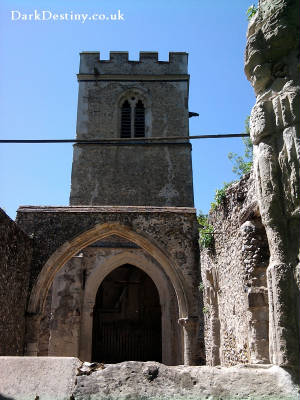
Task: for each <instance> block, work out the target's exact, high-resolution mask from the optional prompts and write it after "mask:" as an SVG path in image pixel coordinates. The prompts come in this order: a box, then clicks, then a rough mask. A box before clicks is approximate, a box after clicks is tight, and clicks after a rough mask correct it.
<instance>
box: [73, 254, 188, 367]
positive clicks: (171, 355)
mask: <svg viewBox="0 0 300 400" xmlns="http://www.w3.org/2000/svg"><path fill="white" fill-rule="evenodd" d="M123 264H131V265H133V266H135V267H137V268H140V269H141V270H142V271H144V272H145V273H146V274H147V275H149V277H150V278H151V279H152V281H153V282H154V284H155V286H156V288H157V290H158V293H159V298H160V305H161V313H162V316H161V318H162V326H161V329H162V362H163V363H165V364H168V365H172V364H173V365H174V364H179V363H182V362H183V358H184V355H183V353H184V349H183V346H182V336H181V335H180V331H179V329H178V328H179V326H178V323H177V321H178V312H179V311H178V307H177V304H176V307H174V302H176V295H175V291H174V289H173V287H172V285H171V282H170V280H169V279H168V277H167V276H166V274H165V272H164V271H163V269H162V268H161V267H160V266H159V265H158V264H157V263H155V262H153V261H151V260H150V259H148V258H146V257H145V256H141V255H139V256H137V255H136V254H133V253H130V252H127V251H126V252H122V253H120V254H118V255H116V256H112V257H110V258H108V259H107V260H106V262H104V263H103V264H100V265H98V266H97V268H96V269H95V270H94V272H93V273H92V274H91V275H90V276H89V278H88V280H87V282H86V286H85V293H84V299H83V307H82V319H81V333H80V345H79V357H80V358H81V359H84V360H91V354H92V331H93V309H94V305H95V300H96V294H97V291H98V288H99V286H100V285H101V283H102V282H103V280H104V279H105V278H106V277H107V276H108V275H109V274H110V273H111V272H112V271H114V270H115V269H117V268H118V267H119V266H121V265H123ZM176 303H177V302H176Z"/></svg>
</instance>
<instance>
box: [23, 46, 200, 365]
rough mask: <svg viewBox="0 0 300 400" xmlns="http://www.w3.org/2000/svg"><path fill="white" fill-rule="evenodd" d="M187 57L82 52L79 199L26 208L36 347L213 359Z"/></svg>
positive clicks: (30, 333) (74, 188)
mask: <svg viewBox="0 0 300 400" xmlns="http://www.w3.org/2000/svg"><path fill="white" fill-rule="evenodd" d="M187 57H188V55H187V54H186V53H170V55H169V61H167V62H166V61H164V62H162V61H158V54H157V53H149V52H141V53H140V59H139V61H129V60H128V53H125V52H111V53H110V59H109V60H107V61H103V60H100V59H99V53H97V52H91V53H86V52H84V53H82V54H81V58H80V70H79V74H78V81H79V95H78V114H77V139H78V140H79V141H81V142H79V143H76V144H75V145H74V157H73V167H72V179H71V195H70V206H68V207H32V206H27V207H20V208H19V210H18V223H19V225H20V226H21V227H22V229H23V230H24V231H25V232H26V233H27V234H30V235H33V236H34V238H35V243H36V244H38V247H37V250H36V251H34V252H33V258H32V266H31V269H32V273H31V277H30V284H29V286H30V299H29V305H28V309H27V321H26V324H27V328H26V332H27V333H26V338H25V342H26V344H25V347H26V354H28V355H40V356H47V355H48V356H77V357H79V358H80V359H81V360H93V361H101V362H106V363H114V362H120V361H126V360H137V361H146V360H154V361H160V362H163V363H165V364H169V365H176V364H182V363H186V364H190V365H192V364H201V363H203V362H204V350H203V318H202V307H203V305H202V303H201V301H202V299H201V295H200V292H199V290H198V285H199V279H200V272H199V247H198V225H197V218H196V211H195V209H194V208H193V205H194V202H193V182H192V167H191V144H190V143H189V140H188V139H186V137H187V136H188V133H189V130H188V118H189V111H188V87H189V75H188V73H187ZM182 137H184V138H182ZM93 141H94V143H93Z"/></svg>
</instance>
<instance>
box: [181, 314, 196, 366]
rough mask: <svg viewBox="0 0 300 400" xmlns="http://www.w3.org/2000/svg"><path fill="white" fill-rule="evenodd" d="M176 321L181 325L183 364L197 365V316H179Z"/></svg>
mask: <svg viewBox="0 0 300 400" xmlns="http://www.w3.org/2000/svg"><path fill="white" fill-rule="evenodd" d="M178 323H179V324H180V325H181V326H182V327H183V338H184V365H197V360H198V356H199V355H198V354H197V333H198V325H199V324H198V317H190V318H180V319H179V320H178Z"/></svg>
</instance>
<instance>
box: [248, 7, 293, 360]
mask: <svg viewBox="0 0 300 400" xmlns="http://www.w3.org/2000/svg"><path fill="white" fill-rule="evenodd" d="M245 72H246V75H247V78H248V79H249V80H250V82H251V84H252V86H253V88H254V90H255V93H256V96H257V98H256V104H255V106H254V107H253V109H252V112H251V119H250V135H251V139H252V142H253V145H254V175H255V182H256V190H257V196H258V205H259V210H260V213H261V216H262V222H263V224H264V226H265V228H266V232H267V237H268V242H269V247H270V264H269V266H268V274H267V275H268V288H269V303H270V360H271V362H272V363H275V364H279V365H286V366H298V365H299V227H300V224H299V210H300V203H299V197H300V190H299V153H300V143H299V2H298V1H297V0H277V1H273V0H261V1H260V2H259V7H258V11H257V13H256V14H255V16H254V17H252V19H251V21H250V23H249V28H248V33H247V47H246V54H245Z"/></svg>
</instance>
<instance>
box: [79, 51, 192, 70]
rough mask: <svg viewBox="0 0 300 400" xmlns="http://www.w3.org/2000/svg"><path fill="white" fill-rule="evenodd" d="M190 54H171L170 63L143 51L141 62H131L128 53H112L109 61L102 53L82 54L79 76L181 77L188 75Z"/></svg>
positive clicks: (140, 57)
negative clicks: (102, 56)
mask: <svg viewBox="0 0 300 400" xmlns="http://www.w3.org/2000/svg"><path fill="white" fill-rule="evenodd" d="M187 66H188V53H184V52H170V53H169V61H159V60H158V53H157V52H150V51H141V52H140V56H139V60H137V61H131V60H129V54H128V52H127V51H111V52H110V57H109V60H101V58H100V52H98V51H88V52H86V51H85V52H82V53H80V68H79V74H88V75H90V74H93V75H99V74H103V75H111V74H125V75H178V74H179V75H181V74H187V73H188V71H187Z"/></svg>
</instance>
